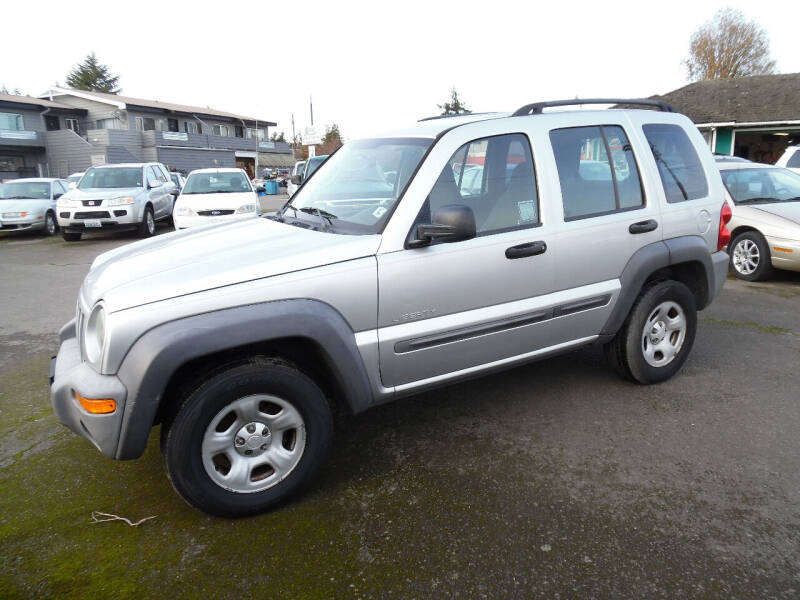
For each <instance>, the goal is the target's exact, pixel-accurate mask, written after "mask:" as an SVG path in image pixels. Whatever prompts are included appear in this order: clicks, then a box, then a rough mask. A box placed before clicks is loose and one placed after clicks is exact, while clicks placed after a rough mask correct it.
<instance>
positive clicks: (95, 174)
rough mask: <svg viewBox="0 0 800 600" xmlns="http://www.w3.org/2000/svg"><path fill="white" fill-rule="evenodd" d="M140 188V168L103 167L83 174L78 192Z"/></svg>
mask: <svg viewBox="0 0 800 600" xmlns="http://www.w3.org/2000/svg"><path fill="white" fill-rule="evenodd" d="M135 187H142V168H141V167H103V168H98V169H89V170H88V171H86V173H84V175H83V178H82V179H81V182H80V183H79V184H78V189H79V190H90V189H96V188H135Z"/></svg>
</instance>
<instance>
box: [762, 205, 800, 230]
mask: <svg viewBox="0 0 800 600" xmlns="http://www.w3.org/2000/svg"><path fill="white" fill-rule="evenodd" d="M750 208H754V209H756V210H760V211H762V212H765V213H769V214H771V215H775V216H776V217H783V218H784V219H788V220H789V221H792V222H794V223H797V224H798V225H800V202H775V203H773V204H759V205H757V206H750Z"/></svg>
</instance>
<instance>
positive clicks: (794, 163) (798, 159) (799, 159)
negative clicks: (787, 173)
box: [786, 150, 800, 169]
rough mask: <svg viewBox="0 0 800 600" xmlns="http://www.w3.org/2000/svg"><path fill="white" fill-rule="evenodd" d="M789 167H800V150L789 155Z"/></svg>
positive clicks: (787, 164)
mask: <svg viewBox="0 0 800 600" xmlns="http://www.w3.org/2000/svg"><path fill="white" fill-rule="evenodd" d="M786 166H787V167H791V168H792V169H796V168H798V167H800V150H795V151H794V154H792V155H791V156H790V157H789V160H788V162H787V163H786Z"/></svg>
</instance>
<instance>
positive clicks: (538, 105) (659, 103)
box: [511, 98, 678, 117]
mask: <svg viewBox="0 0 800 600" xmlns="http://www.w3.org/2000/svg"><path fill="white" fill-rule="evenodd" d="M579 104H636V105H641V106H653V107H656V108H658V109H660V110H661V111H663V112H678V111H677V110H676V109H675V107H674V106H672V105H671V104H670V103H669V102H664V101H663V100H651V99H650V98H633V99H631V98H583V99H580V98H573V99H572V100H551V101H549V102H534V103H533V104H526V105H525V106H523V107H522V108H518V109H517V110H516V111H514V113H513V114H512V115H511V116H512V117H524V116H526V115H540V114H542V112H543V111H544V109H545V108H549V107H552V106H577V105H579Z"/></svg>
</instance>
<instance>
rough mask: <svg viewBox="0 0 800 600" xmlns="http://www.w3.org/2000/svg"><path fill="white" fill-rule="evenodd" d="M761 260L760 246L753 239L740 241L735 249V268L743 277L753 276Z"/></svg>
mask: <svg viewBox="0 0 800 600" xmlns="http://www.w3.org/2000/svg"><path fill="white" fill-rule="evenodd" d="M760 259H761V253H760V252H759V251H758V244H756V243H755V242H754V241H753V240H751V239H747V238H744V239H742V240H740V241H739V243H738V244H736V247H735V248H734V249H733V268H734V269H736V270H737V271H738V272H739V273H741V274H742V275H752V274H753V272H754V271H755V270H756V269H758V263H759V261H760Z"/></svg>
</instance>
